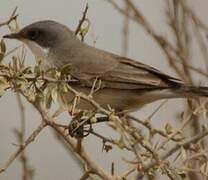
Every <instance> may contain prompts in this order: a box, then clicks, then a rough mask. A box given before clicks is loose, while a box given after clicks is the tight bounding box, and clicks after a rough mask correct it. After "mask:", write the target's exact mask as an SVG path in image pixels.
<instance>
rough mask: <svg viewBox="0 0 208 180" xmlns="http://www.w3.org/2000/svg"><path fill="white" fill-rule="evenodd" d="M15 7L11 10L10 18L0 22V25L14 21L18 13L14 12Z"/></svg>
mask: <svg viewBox="0 0 208 180" xmlns="http://www.w3.org/2000/svg"><path fill="white" fill-rule="evenodd" d="M16 11H17V7H16V8H15V9H14V10H13V12H12V15H11V16H10V18H9V19H8V20H6V21H4V22H2V23H0V27H2V26H6V25H9V24H10V23H11V22H12V21H16V19H17V16H18V14H16ZM15 14H16V15H15Z"/></svg>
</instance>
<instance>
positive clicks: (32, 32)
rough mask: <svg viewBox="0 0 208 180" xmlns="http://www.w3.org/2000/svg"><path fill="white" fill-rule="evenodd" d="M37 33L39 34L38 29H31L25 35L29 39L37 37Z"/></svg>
mask: <svg viewBox="0 0 208 180" xmlns="http://www.w3.org/2000/svg"><path fill="white" fill-rule="evenodd" d="M39 34H40V33H39V31H35V30H32V31H29V32H28V34H27V35H28V37H29V39H31V40H36V39H37V38H38V36H39Z"/></svg>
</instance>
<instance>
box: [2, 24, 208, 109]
mask: <svg viewBox="0 0 208 180" xmlns="http://www.w3.org/2000/svg"><path fill="white" fill-rule="evenodd" d="M3 38H9V39H16V40H19V41H21V42H23V43H24V44H26V45H27V46H28V47H29V49H30V50H31V51H32V53H33V54H34V56H35V57H36V59H39V60H41V61H42V63H41V66H42V67H43V69H44V70H46V69H48V68H53V67H55V68H61V67H63V66H65V65H67V64H70V71H69V74H70V75H71V77H72V78H74V79H75V80H76V81H75V82H74V83H72V82H71V83H70V82H69V85H70V86H71V87H72V88H74V89H75V90H76V91H78V92H81V93H84V94H86V95H88V94H90V92H91V91H92V88H93V85H94V82H95V80H99V82H101V83H100V87H99V89H98V90H97V91H96V92H94V93H93V96H92V98H93V100H94V101H95V102H97V103H98V104H99V105H100V106H101V107H103V108H109V107H110V108H111V109H114V110H115V111H116V112H133V111H136V110H138V109H140V108H142V107H143V106H145V105H147V104H149V103H152V102H154V101H157V100H162V99H171V98H197V97H208V87H205V86H199V87H196V86H191V85H189V84H186V83H184V82H182V81H181V80H180V79H177V78H174V77H172V76H169V75H167V74H165V73H162V72H161V71H159V70H157V69H156V68H154V67H151V66H149V65H146V64H143V63H141V62H139V61H137V60H133V59H130V58H127V57H121V56H119V55H116V54H113V53H111V52H107V51H105V50H102V49H98V48H96V47H93V46H90V45H88V44H86V43H85V42H82V41H81V40H80V39H79V38H77V36H76V35H75V33H74V31H72V30H71V29H69V28H68V27H67V26H66V25H63V24H61V23H59V22H56V21H53V20H42V21H37V22H34V23H32V24H30V25H27V26H25V27H23V28H22V29H21V30H19V31H18V32H16V33H11V34H7V35H4V36H3ZM64 98H65V100H66V101H67V102H68V103H69V104H70V103H72V102H73V99H74V94H73V93H70V92H69V93H67V94H65V96H64ZM76 108H78V109H81V110H92V109H93V106H92V104H91V103H90V102H87V101H86V100H80V101H79V103H78V104H77V106H76Z"/></svg>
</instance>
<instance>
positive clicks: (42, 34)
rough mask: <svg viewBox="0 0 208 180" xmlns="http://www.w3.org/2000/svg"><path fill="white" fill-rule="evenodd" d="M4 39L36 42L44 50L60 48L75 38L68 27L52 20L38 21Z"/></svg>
mask: <svg viewBox="0 0 208 180" xmlns="http://www.w3.org/2000/svg"><path fill="white" fill-rule="evenodd" d="M4 38H10V39H17V40H20V41H23V42H25V43H27V42H35V43H36V44H38V45H39V46H41V47H43V48H51V47H54V46H58V45H59V44H60V43H63V42H64V40H66V39H68V38H75V36H74V33H73V32H72V31H71V30H70V29H68V28H67V27H66V26H64V25H62V24H60V23H58V22H55V21H51V20H45V21H38V22H35V23H33V24H30V25H28V26H26V27H24V28H23V29H22V30H20V31H19V32H18V33H13V34H9V35H5V36H4Z"/></svg>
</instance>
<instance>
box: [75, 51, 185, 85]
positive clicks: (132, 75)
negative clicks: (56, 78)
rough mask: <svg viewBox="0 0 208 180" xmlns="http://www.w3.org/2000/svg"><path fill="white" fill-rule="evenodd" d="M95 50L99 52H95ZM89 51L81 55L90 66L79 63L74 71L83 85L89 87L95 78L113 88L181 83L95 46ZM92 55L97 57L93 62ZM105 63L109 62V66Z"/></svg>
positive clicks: (153, 69) (155, 70)
mask: <svg viewBox="0 0 208 180" xmlns="http://www.w3.org/2000/svg"><path fill="white" fill-rule="evenodd" d="M97 51H99V52H98V53H96V52H97ZM88 52H89V51H88ZM90 52H93V54H90V56H89V57H88V56H87V55H88V54H87V55H86V54H85V56H83V57H82V59H85V61H84V62H85V63H86V64H89V65H90V67H88V68H87V69H86V68H84V67H86V65H85V66H83V65H82V66H80V64H79V66H78V68H79V73H77V72H76V73H75V75H74V77H75V78H77V79H79V80H80V81H81V82H82V83H81V84H82V85H83V86H88V87H91V86H92V84H93V83H94V81H95V78H99V79H100V80H101V82H102V83H101V86H102V87H103V88H114V89H146V88H150V89H155V88H157V89H158V88H168V87H170V86H177V85H180V84H181V83H182V82H181V81H180V80H179V79H176V78H173V77H171V76H168V75H166V74H163V73H161V72H160V71H158V70H157V69H155V68H153V67H151V66H148V65H145V64H142V63H140V62H137V61H134V60H131V59H128V58H124V57H120V56H117V55H114V54H111V53H108V52H105V51H101V50H98V49H95V48H94V49H93V51H90ZM92 57H93V59H98V60H96V61H93V62H94V64H93V63H92V61H91V59H92ZM100 59H102V60H100ZM105 64H108V65H110V64H111V66H106V65H105ZM89 65H88V66H89ZM98 66H99V67H98ZM92 67H94V68H92ZM97 67H98V68H97ZM98 69H99V71H98ZM83 77H84V78H83Z"/></svg>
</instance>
